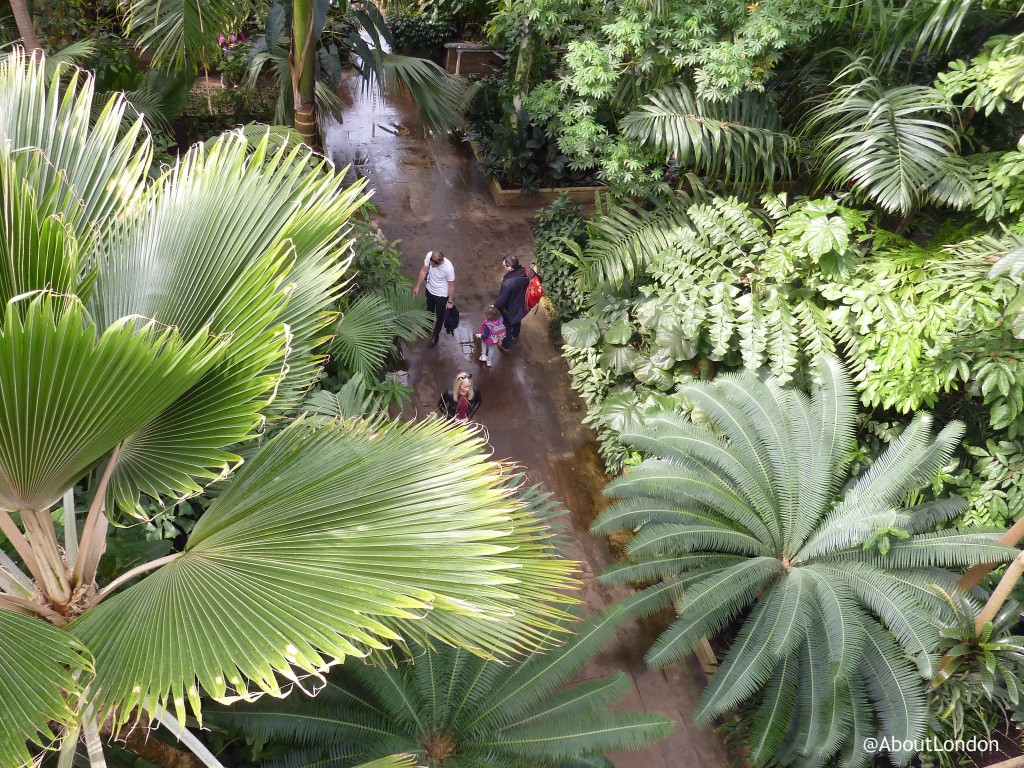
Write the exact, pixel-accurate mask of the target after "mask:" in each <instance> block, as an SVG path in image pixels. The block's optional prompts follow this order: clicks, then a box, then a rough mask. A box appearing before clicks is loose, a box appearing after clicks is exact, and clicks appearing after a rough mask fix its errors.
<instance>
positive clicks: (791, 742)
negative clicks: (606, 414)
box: [592, 356, 1017, 766]
mask: <svg viewBox="0 0 1024 768" xmlns="http://www.w3.org/2000/svg"><path fill="white" fill-rule="evenodd" d="M814 378H815V385H814V387H813V390H812V393H811V394H810V396H808V395H806V394H804V393H803V392H802V391H800V390H798V389H796V388H795V387H783V386H781V383H780V382H779V381H778V380H777V379H775V378H774V377H770V376H768V375H767V372H762V373H761V375H760V376H759V375H757V374H755V373H753V372H751V371H744V372H742V373H738V374H737V373H732V374H724V375H722V376H719V377H717V378H716V379H715V380H714V381H713V382H711V383H707V384H704V383H701V384H697V383H694V384H688V385H685V386H683V387H681V388H680V392H679V395H680V397H681V398H682V399H683V400H684V401H685V403H686V405H687V408H688V410H690V411H691V414H690V417H689V418H685V417H683V416H682V415H681V414H680V410H681V409H680V408H674V409H672V410H659V411H657V412H655V413H652V414H650V415H647V416H645V417H643V418H640V419H637V420H634V421H633V422H632V423H631V424H630V425H627V426H626V427H625V429H624V431H623V432H622V435H621V439H622V441H623V442H625V443H626V444H628V445H630V446H632V447H634V448H636V449H638V450H640V451H642V452H643V453H644V455H645V456H647V457H648V458H646V459H644V461H643V462H642V463H641V464H640V465H639V466H637V467H635V468H633V469H631V470H629V471H627V472H626V473H625V474H624V475H623V476H621V477H619V478H617V479H615V480H613V481H612V482H611V483H610V484H609V485H608V487H607V488H606V494H607V495H608V496H611V497H613V498H615V499H616V501H615V503H613V504H612V505H611V506H610V507H609V508H608V509H606V510H605V511H604V512H603V513H602V514H601V515H600V516H599V517H598V519H597V520H596V521H595V523H594V525H593V526H592V531H593V532H594V533H609V532H612V531H619V530H626V531H633V532H634V533H635V535H634V537H633V538H632V540H631V541H630V543H629V545H628V547H627V549H626V553H627V558H628V559H627V560H626V561H625V562H623V563H620V564H616V565H615V566H613V567H612V568H611V569H610V570H609V571H608V572H607V573H605V574H604V575H603V576H602V577H601V578H602V579H603V580H604V581H607V582H616V583H618V582H632V581H641V582H648V581H658V582H659V583H657V584H655V585H654V586H652V587H648V588H647V589H645V590H643V591H641V592H639V593H637V594H636V595H635V596H633V597H631V598H628V599H627V602H626V610H627V612H630V613H633V614H635V615H645V614H649V613H652V612H655V611H657V610H659V609H660V608H663V607H665V606H668V605H671V604H672V603H673V602H675V603H676V620H675V623H673V624H672V626H671V627H669V629H668V630H666V631H665V632H664V633H663V634H662V635H661V636H660V637H659V638H658V640H657V642H655V644H654V646H653V647H652V648H651V650H650V651H649V652H648V653H647V661H648V663H650V664H652V665H657V666H661V665H664V664H668V663H670V662H673V661H675V660H678V659H680V658H682V657H683V656H685V655H687V654H688V653H690V652H692V651H693V650H694V649H695V648H696V646H697V644H698V643H699V642H701V640H702V639H703V638H704V637H708V636H714V635H716V634H717V633H719V632H720V631H722V630H724V629H725V628H727V627H728V626H730V624H732V623H733V622H737V621H739V622H740V623H741V626H740V628H739V631H738V633H737V634H736V636H735V638H734V639H733V640H732V642H731V645H730V647H729V650H728V653H727V654H726V657H725V659H724V661H723V662H722V664H721V666H720V668H719V669H718V670H717V671H716V672H715V675H714V676H713V677H712V678H711V681H710V683H709V684H708V685H707V687H706V688H705V690H704V694H703V696H702V697H701V700H700V702H699V703H698V705H697V710H696V713H695V720H696V721H697V722H698V723H700V722H705V723H706V722H711V721H712V720H713V719H714V718H715V717H717V716H719V715H722V714H724V713H725V712H728V711H729V710H731V709H732V708H733V707H735V706H737V705H739V704H741V703H742V702H744V701H747V700H750V699H754V700H755V701H757V702H758V705H757V707H758V708H757V711H756V714H755V716H754V717H753V718H752V719H751V720H749V721H748V723H747V726H748V729H749V744H748V746H749V749H750V756H751V759H752V760H753V762H754V764H755V765H756V766H762V765H768V764H772V763H777V764H781V765H789V764H805V763H807V762H810V763H819V764H821V763H824V762H827V761H829V760H830V759H833V758H840V759H841V761H842V764H844V765H863V764H865V763H866V762H867V761H868V760H869V759H870V757H871V756H870V755H869V754H867V753H865V752H864V751H863V749H864V747H863V740H864V737H865V736H866V735H872V736H877V737H878V738H882V737H885V736H888V737H890V738H893V739H897V740H913V739H915V738H920V737H921V736H922V735H923V734H924V732H925V728H926V726H927V724H928V711H927V707H926V704H925V698H924V692H923V686H922V679H921V678H922V676H924V677H928V678H930V677H931V676H932V674H933V673H934V667H935V657H934V649H935V646H936V643H937V641H938V630H937V628H936V626H935V625H936V623H937V622H938V621H939V620H940V619H941V618H942V617H943V616H944V611H945V609H946V607H947V606H946V604H945V602H944V601H943V600H942V599H940V598H939V597H938V595H937V594H936V593H935V591H934V588H933V586H932V585H934V584H939V585H941V586H943V587H944V588H946V589H952V588H953V585H954V583H955V580H956V578H957V573H956V571H955V570H952V569H958V568H962V567H965V566H970V565H973V564H974V563H976V562H1006V561H1007V560H1010V559H1012V558H1013V557H1014V556H1015V555H1016V552H1017V551H1016V550H1015V549H1013V548H1011V547H1006V546H1004V545H1002V544H999V543H998V541H997V537H998V531H976V530H966V529H956V528H945V527H944V526H945V525H946V524H948V522H949V521H950V520H952V519H954V518H956V517H957V516H958V515H959V514H960V513H961V512H962V511H963V509H964V507H965V503H964V501H963V500H962V499H957V498H945V499H939V500H936V501H931V502H927V503H924V504H912V503H909V502H908V501H907V499H908V497H909V496H910V494H913V493H914V492H916V491H918V490H919V489H921V488H922V486H925V485H927V484H928V483H929V482H930V480H931V479H932V478H933V477H934V476H935V474H936V473H937V472H938V470H939V469H940V468H941V467H942V466H944V465H945V463H946V462H947V461H948V460H949V457H950V456H951V454H952V452H953V450H954V449H955V447H956V445H957V443H958V441H959V439H960V437H961V436H962V434H963V425H961V424H957V423H955V422H954V423H951V424H949V425H947V426H946V427H945V428H944V429H942V430H941V431H940V432H938V433H937V434H935V433H933V431H932V420H931V417H929V416H926V415H923V414H921V415H918V416H917V417H916V418H914V420H913V421H912V422H911V424H910V426H908V427H907V429H906V430H905V431H904V432H903V434H901V435H900V437H899V438H898V439H897V440H895V441H894V442H893V443H892V444H891V445H890V446H889V447H888V448H887V449H886V450H885V451H884V452H883V453H882V454H881V455H880V456H879V457H878V458H877V460H876V461H875V462H874V463H873V464H872V465H871V467H870V468H869V469H868V471H867V472H865V473H864V474H862V475H861V476H860V477H859V478H857V479H856V480H852V481H851V480H850V478H849V474H848V472H849V466H850V464H851V460H852V457H853V451H852V449H853V446H854V427H855V424H856V414H857V401H856V393H855V390H854V387H853V382H852V381H851V379H850V377H849V375H848V374H847V373H846V371H845V370H844V369H843V368H842V366H841V365H840V364H839V363H838V362H837V361H835V360H834V359H830V358H827V357H825V356H822V357H821V358H819V362H818V364H817V365H816V366H815V369H814ZM936 529H940V530H936ZM946 569H950V570H946ZM909 659H913V660H914V663H915V664H916V666H917V670H915V669H914V665H913V664H911V663H910V661H909ZM854 722H856V723H857V724H858V725H857V728H856V729H852V728H850V724H851V723H854ZM911 755H912V751H910V750H898V751H894V752H893V753H892V754H891V758H892V759H893V760H894V762H896V763H897V764H899V765H904V764H906V763H907V762H908V761H909V759H910V757H911Z"/></svg>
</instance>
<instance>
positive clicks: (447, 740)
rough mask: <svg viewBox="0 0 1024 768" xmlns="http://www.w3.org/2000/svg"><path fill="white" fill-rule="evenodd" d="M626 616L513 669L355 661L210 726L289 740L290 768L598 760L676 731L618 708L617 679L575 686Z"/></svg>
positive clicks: (571, 628) (461, 657) (514, 765)
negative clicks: (399, 758) (311, 690)
mask: <svg viewBox="0 0 1024 768" xmlns="http://www.w3.org/2000/svg"><path fill="white" fill-rule="evenodd" d="M622 618H623V614H622V611H621V610H620V609H617V608H616V609H610V610H608V611H604V612H601V613H598V614H595V615H594V616H592V617H590V618H589V619H587V620H585V621H582V622H580V623H579V624H576V625H569V624H564V623H563V624H562V625H561V626H562V630H564V631H568V634H567V635H566V636H564V637H563V636H562V635H560V634H555V633H553V634H552V635H551V636H550V640H551V641H552V642H560V643H561V644H560V645H558V647H556V648H553V649H551V650H548V651H546V652H536V653H534V654H532V655H530V656H528V657H526V658H524V659H520V660H516V661H514V662H512V663H511V664H498V663H496V662H493V661H486V660H484V659H480V658H477V657H473V656H471V655H469V654H468V653H466V652H465V651H463V650H457V649H452V648H439V649H437V650H426V649H423V648H419V647H416V646H414V648H413V650H414V652H413V653H412V654H411V655H409V656H404V655H403V656H401V657H400V658H399V659H398V665H397V667H391V666H373V665H369V664H364V663H362V662H360V661H359V660H355V659H354V660H351V661H349V662H347V663H346V664H345V666H344V667H343V668H341V669H340V670H338V671H337V672H334V673H332V674H331V677H330V679H329V682H328V684H327V686H326V688H325V689H324V690H323V691H322V692H321V693H319V694H318V695H317V696H316V698H314V699H312V700H305V699H303V698H299V694H298V693H295V694H293V695H292V696H290V697H289V698H288V699H284V700H281V701H261V702H258V703H257V704H256V705H255V706H252V707H245V706H240V707H236V708H234V709H232V710H230V711H218V712H215V713H213V714H212V715H211V717H210V719H211V720H213V721H215V722H217V723H218V724H220V725H227V726H228V727H229V728H230V729H231V730H232V731H234V732H240V733H242V734H245V735H246V736H249V737H251V738H257V739H262V738H270V739H273V740H274V742H275V743H277V744H279V745H287V746H288V747H289V748H290V751H291V754H292V756H293V758H292V761H291V762H290V763H289V764H294V765H313V764H318V765H323V764H328V765H334V766H338V768H348V767H349V766H354V765H355V764H356V763H359V762H360V761H362V760H368V759H373V758H379V757H381V756H383V755H387V754H391V753H395V752H408V753H412V754H414V755H416V756H417V759H418V761H420V762H422V763H423V764H425V765H427V766H431V768H440V766H444V768H448V766H455V767H456V768H532V767H533V766H537V765H542V764H543V765H551V766H565V767H566V768H568V766H575V765H577V763H576V762H574V761H575V760H577V759H582V760H584V761H590V760H595V761H598V764H602V765H603V764H604V763H603V762H600V761H603V759H604V758H603V757H602V756H601V753H602V752H605V751H612V750H624V749H639V748H642V747H644V746H647V745H648V744H651V743H653V742H656V741H658V740H659V739H662V738H664V737H665V736H666V735H667V734H668V733H669V731H670V730H671V728H672V722H671V721H670V720H668V719H666V718H664V717H662V716H660V715H652V714H647V713H645V712H637V711H629V710H627V711H622V710H618V709H616V710H612V709H611V707H612V706H613V705H614V704H615V703H616V702H618V701H620V700H621V699H622V698H623V697H624V696H625V695H626V694H627V693H628V691H629V683H628V679H627V678H626V676H625V675H624V674H623V673H622V672H616V673H615V674H613V675H609V676H607V677H599V678H593V679H588V680H586V681H583V682H572V681H573V679H574V678H575V677H576V676H577V675H578V674H579V673H580V671H581V670H582V669H583V668H584V666H585V665H586V664H587V663H589V662H590V661H592V660H593V659H594V657H595V656H596V655H597V654H598V653H599V652H600V651H601V649H602V648H604V647H605V646H606V645H607V644H608V643H609V642H610V641H611V639H612V638H613V637H614V636H615V631H616V630H617V629H618V628H619V626H620V624H621V622H622ZM296 758H297V759H296ZM583 764H585V765H590V764H591V763H590V762H584V763H583Z"/></svg>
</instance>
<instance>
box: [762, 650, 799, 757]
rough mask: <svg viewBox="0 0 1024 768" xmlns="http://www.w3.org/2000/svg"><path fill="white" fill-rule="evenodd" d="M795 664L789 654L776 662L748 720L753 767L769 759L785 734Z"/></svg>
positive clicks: (790, 712) (794, 688)
mask: <svg viewBox="0 0 1024 768" xmlns="http://www.w3.org/2000/svg"><path fill="white" fill-rule="evenodd" d="M796 666H797V665H796V661H795V657H793V656H789V655H787V656H783V657H782V658H781V659H780V660H779V661H778V662H777V663H776V665H775V670H774V671H773V672H772V676H771V678H769V680H768V684H767V685H766V686H765V690H764V694H763V695H762V697H761V703H760V704H759V705H758V708H757V711H756V712H755V713H754V716H753V718H751V720H750V758H751V760H752V761H753V763H754V765H755V766H756V768H762V766H765V765H768V764H769V763H770V762H771V760H772V758H773V757H774V756H775V755H776V753H777V752H778V750H779V747H780V745H781V744H782V741H783V739H784V738H785V736H786V731H787V730H788V728H789V724H790V720H791V718H792V716H793V708H794V706H795V705H796V693H797V682H798V674H797V669H796Z"/></svg>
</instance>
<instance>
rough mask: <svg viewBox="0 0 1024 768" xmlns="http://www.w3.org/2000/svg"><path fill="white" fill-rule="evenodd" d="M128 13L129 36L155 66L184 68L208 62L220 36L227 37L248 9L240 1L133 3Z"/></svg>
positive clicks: (143, 0)
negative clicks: (234, 24) (147, 53)
mask: <svg viewBox="0 0 1024 768" xmlns="http://www.w3.org/2000/svg"><path fill="white" fill-rule="evenodd" d="M126 10H127V13H126V15H125V28H126V33H127V34H128V35H129V36H130V37H131V38H132V39H133V40H135V41H136V43H137V44H138V45H139V46H140V47H141V48H142V49H144V50H148V51H150V53H151V54H152V56H153V62H154V64H155V65H156V66H165V65H166V66H171V67H174V68H181V67H182V66H183V65H185V64H186V63H188V64H191V65H193V66H194V65H195V64H197V63H202V64H207V63H209V62H210V61H211V60H212V56H213V51H214V50H215V49H216V47H217V34H218V33H224V34H227V33H228V32H229V31H230V30H231V28H232V25H233V23H234V22H235V21H237V20H238V19H240V18H241V17H242V16H243V15H244V13H245V10H246V8H245V6H244V4H243V3H241V2H240V1H239V0H204V2H202V3H195V2H189V0H130V2H127V3H126Z"/></svg>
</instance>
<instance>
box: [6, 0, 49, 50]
mask: <svg viewBox="0 0 1024 768" xmlns="http://www.w3.org/2000/svg"><path fill="white" fill-rule="evenodd" d="M11 12H12V13H13V14H14V23H15V24H17V25H18V34H19V35H21V43H22V45H24V46H25V50H26V51H28V52H29V53H31V54H32V58H35V57H36V56H38V55H39V52H41V51H42V50H43V46H41V45H40V44H39V35H38V34H37V33H36V27H35V25H34V24H33V23H32V12H31V11H30V10H29V8H28V0H11Z"/></svg>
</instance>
